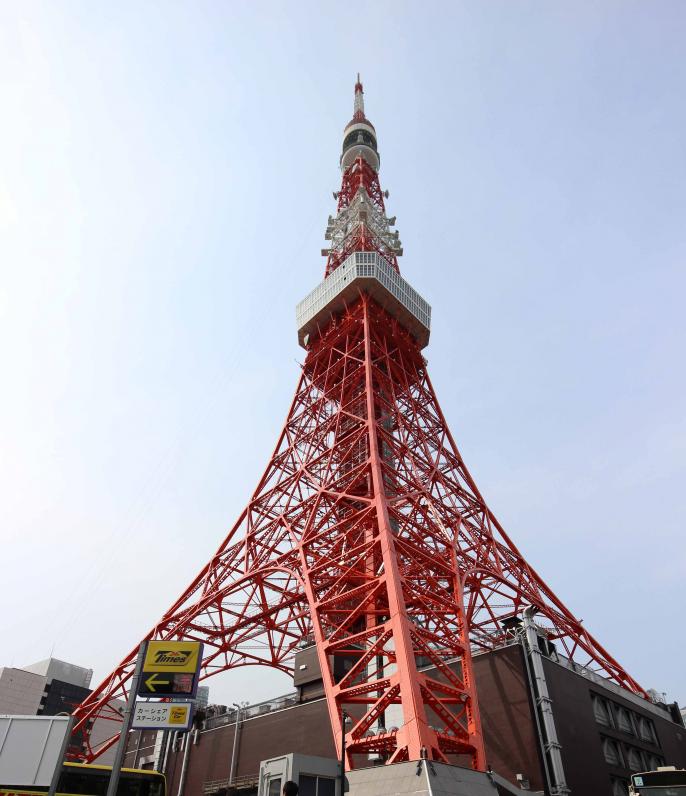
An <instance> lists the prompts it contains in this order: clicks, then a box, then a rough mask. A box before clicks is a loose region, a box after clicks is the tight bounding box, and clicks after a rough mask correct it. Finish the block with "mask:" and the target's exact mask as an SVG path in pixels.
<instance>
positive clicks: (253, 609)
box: [75, 83, 645, 768]
mask: <svg viewBox="0 0 686 796" xmlns="http://www.w3.org/2000/svg"><path fill="white" fill-rule="evenodd" d="M358 87H359V92H358ZM361 91H362V88H361V84H359V83H358V86H356V96H357V94H358V93H359V94H361ZM359 102H360V107H361V108H362V111H361V113H362V117H361V118H362V119H364V113H363V106H362V105H361V100H360V101H359ZM356 108H357V101H356ZM356 112H358V111H356ZM358 118H359V112H358ZM360 196H362V197H363V198H364V199H365V201H366V202H367V203H371V204H373V205H374V207H375V213H376V214H375V215H374V214H372V215H367V216H365V215H361V216H360V215H359V213H358V214H357V216H355V223H354V224H348V223H347V221H348V220H349V217H343V221H345V224H344V223H343V221H341V223H340V224H339V225H338V229H339V231H340V230H344V234H340V235H338V240H337V241H336V247H335V251H334V250H332V252H331V254H330V255H329V258H328V262H327V274H328V273H329V272H330V271H331V270H333V269H335V268H336V267H337V266H338V264H340V262H341V261H342V258H343V255H345V256H347V254H349V253H350V252H351V251H359V250H366V249H369V248H371V249H375V250H377V251H379V252H380V253H381V254H382V255H384V256H385V257H387V258H388V259H389V262H391V263H392V265H393V267H394V268H396V269H397V259H396V257H395V252H394V251H393V250H392V249H391V248H389V245H392V241H390V239H389V238H388V236H387V234H386V232H387V230H388V226H389V225H390V221H389V220H388V219H386V216H385V208H384V205H383V195H382V193H381V189H380V186H379V182H378V176H377V174H376V172H375V171H374V169H372V168H371V167H370V166H369V164H368V163H367V162H366V161H365V160H364V158H363V157H357V158H356V159H355V160H354V161H353V163H352V164H351V166H350V167H349V168H348V169H347V170H346V171H345V173H344V175H343V183H342V189H341V193H340V194H339V195H338V199H339V208H338V213H339V217H341V214H345V213H347V212H348V211H349V210H350V208H351V207H352V206H353V205H354V203H355V201H357V200H358V198H359V197H360ZM337 218H338V217H337ZM370 218H372V220H373V221H374V223H373V224H371V225H370V224H369V223H368V221H369V219H370ZM380 219H381V220H380ZM346 224H347V226H346ZM330 226H336V225H335V224H333V222H330ZM379 231H381V233H383V234H380V232H379ZM337 234H338V233H337ZM389 241H390V243H389ZM528 605H533V606H535V608H536V609H537V610H538V621H539V623H540V624H541V626H542V627H544V628H545V631H546V633H547V635H548V638H549V639H550V640H552V641H555V642H557V644H558V649H559V651H560V653H561V654H563V655H565V656H567V657H568V658H570V659H571V660H574V661H576V662H577V663H578V664H580V665H582V666H585V667H588V668H590V669H592V670H594V671H597V672H598V673H600V674H601V675H604V676H606V677H608V678H610V679H612V680H614V681H615V682H616V683H618V684H620V685H621V686H623V687H625V688H627V689H629V690H631V691H634V692H635V693H638V694H642V695H644V696H645V692H644V691H643V689H642V688H641V687H640V686H639V685H638V683H637V682H636V681H635V680H633V679H632V678H631V677H630V676H629V675H628V674H627V673H626V672H625V671H624V669H623V668H622V667H621V666H620V665H619V663H617V661H615V660H614V659H613V658H612V657H611V656H610V655H609V654H608V653H607V652H606V651H605V650H604V649H603V648H602V647H601V646H600V645H599V644H598V642H597V641H596V640H595V639H594V638H593V637H592V636H591V635H590V634H589V633H588V631H587V630H586V629H585V628H584V627H583V626H582V625H581V623H580V621H579V620H578V619H576V618H575V617H574V616H573V615H572V614H571V612H570V611H569V610H568V609H567V608H566V607H565V606H564V605H563V604H562V602H561V601H560V600H559V599H558V598H557V597H556V596H555V595H554V593H553V592H552V591H551V590H550V589H549V588H548V586H547V585H546V584H545V583H544V582H543V580H542V579H541V578H540V577H539V576H538V575H537V573H536V572H535V571H534V570H533V569H532V568H531V567H530V566H529V565H528V564H527V562H526V561H525V560H524V558H523V556H522V555H521V554H520V552H519V551H518V550H517V548H516V547H515V545H514V544H513V543H512V541H511V540H510V539H509V538H508V536H507V535H506V534H505V532H504V531H503V529H502V528H501V526H500V525H499V523H498V521H497V520H496V519H495V517H494V516H493V514H492V513H491V512H490V510H489V509H488V507H487V505H486V503H485V501H484V500H483V498H482V497H481V495H480V493H479V491H478V489H477V487H476V485H475V483H474V481H473V479H472V478H471V476H470V474H469V472H468V471H467V468H466V467H465V464H464V462H463V461H462V458H461V456H460V454H459V451H458V449H457V447H456V445H455V442H454V440H453V438H452V436H451V434H450V431H449V430H448V426H447V423H446V421H445V418H444V416H443V413H442V412H441V409H440V407H439V404H438V401H437V399H436V395H435V394H434V391H433V387H432V386H431V382H430V380H429V376H428V373H427V369H426V362H425V360H424V359H423V357H422V355H421V352H420V349H419V345H418V344H417V342H416V340H415V339H414V338H413V337H412V336H411V335H410V334H409V332H407V331H406V330H405V329H404V328H403V327H402V326H401V325H400V324H399V323H398V321H396V320H395V319H394V318H393V317H391V316H390V315H389V314H388V313H387V312H386V310H385V309H383V308H382V307H381V306H380V305H379V304H377V303H376V301H375V300H374V299H372V298H371V297H370V295H368V294H367V293H360V294H359V296H358V297H357V299H356V300H355V301H353V302H352V303H351V304H350V305H349V306H348V307H347V308H346V310H345V311H344V312H342V313H339V314H337V315H333V316H331V317H330V319H329V322H328V325H325V327H324V328H323V330H322V331H321V332H320V333H319V334H318V335H317V336H316V339H314V340H312V341H309V342H308V353H307V357H306V360H305V363H304V365H303V367H302V373H301V376H300V380H299V382H298V387H297V389H296V392H295V397H294V399H293V402H292V404H291V407H290V410H289V412H288V416H287V419H286V422H285V425H284V427H283V430H282V432H281V435H280V437H279V440H278V442H277V445H276V448H275V450H274V453H273V455H272V457H271V459H270V461H269V464H268V466H267V469H266V471H265V473H264V475H263V476H262V479H261V480H260V482H259V484H258V486H257V489H256V490H255V492H254V494H253V496H252V498H251V500H250V502H249V503H248V506H247V507H246V508H245V510H244V511H243V513H242V514H241V515H240V517H239V518H238V520H237V522H236V524H235V525H234V526H233V528H232V529H231V531H230V532H229V534H228V536H227V537H226V539H225V540H224V542H223V543H222V544H221V546H220V547H219V549H218V550H217V552H216V553H215V554H214V556H213V557H212V558H211V559H210V561H209V562H208V564H207V566H206V567H205V568H204V569H203V570H202V572H201V573H200V574H199V575H198V577H197V578H196V579H195V580H194V581H193V583H192V584H191V585H190V586H189V587H188V589H186V591H185V592H183V594H182V595H181V596H180V597H179V599H178V601H177V602H176V603H175V604H174V605H173V606H172V607H171V608H170V609H169V611H168V612H167V613H166V614H165V615H164V616H163V617H162V619H161V620H160V622H159V623H158V624H157V625H155V627H153V628H152V629H151V630H150V632H149V634H148V635H147V637H146V638H148V639H152V638H157V639H170V640H172V639H183V640H198V641H203V642H204V645H205V647H204V649H205V653H204V660H203V662H202V670H201V675H202V677H203V678H206V677H210V676H212V675H214V674H217V673H218V672H223V671H226V670H229V669H232V668H235V667H238V666H270V667H273V668H277V669H281V670H282V671H284V672H292V668H293V658H294V655H295V652H296V650H297V649H298V648H299V647H300V646H302V644H303V642H307V643H314V644H316V647H317V653H318V658H319V664H320V667H321V670H322V676H323V680H324V687H325V693H326V699H327V704H328V711H329V717H330V721H331V727H332V731H333V734H334V738H335V741H336V744H337V746H338V749H339V752H340V750H341V744H342V737H341V717H342V715H343V712H344V711H345V712H346V713H347V714H348V715H350V716H351V717H352V718H353V723H352V726H351V727H350V729H349V730H348V731H347V732H346V738H345V741H346V760H347V766H349V767H352V766H354V765H355V763H356V762H359V761H360V760H366V759H367V757H366V756H367V755H368V754H370V753H378V754H380V755H382V756H383V758H384V760H385V761H386V762H396V761H401V760H408V759H410V760H413V759H419V758H420V757H422V756H424V755H425V754H426V755H427V756H428V757H429V758H431V759H435V760H447V761H455V760H460V761H466V760H469V761H470V762H471V764H472V765H473V766H474V767H476V768H483V767H484V765H485V760H484V752H483V742H482V738H481V729H480V722H479V711H478V705H477V694H476V690H475V684H474V680H473V675H472V663H471V654H472V651H474V650H488V649H493V648H495V647H497V646H499V645H500V644H502V643H503V642H505V641H507V640H508V638H509V637H508V633H509V632H510V631H508V627H510V626H511V622H512V620H513V619H514V618H516V617H517V616H518V615H519V614H521V612H522V611H523V609H524V608H525V607H527V606H528ZM137 652H138V646H136V648H135V649H134V650H132V651H131V652H130V653H129V655H127V656H126V657H125V658H124V660H123V661H122V662H121V663H120V664H119V666H117V667H116V669H115V670H114V671H113V672H112V674H111V675H109V676H108V677H107V678H106V679H105V680H104V681H103V682H102V683H101V684H100V685H99V686H98V687H97V688H96V689H95V691H93V693H92V694H91V695H90V696H89V697H88V698H87V699H86V700H85V701H84V703H83V704H82V705H80V706H79V708H78V709H77V710H76V711H75V715H76V719H77V723H76V726H75V733H76V734H77V737H79V738H83V739H84V745H83V748H82V749H81V750H80V752H79V755H78V756H80V757H81V758H82V759H86V760H93V759H95V758H97V757H98V756H99V755H100V754H101V753H102V752H103V751H105V749H107V748H109V747H110V746H111V745H112V744H113V743H114V742H115V741H116V739H117V737H118V733H119V728H120V726H121V715H120V706H121V701H122V700H123V699H125V698H126V696H127V694H128V689H129V683H130V680H131V677H132V674H133V669H134V665H135V659H136V655H137ZM96 719H100V720H106V721H109V722H111V725H112V734H111V737H110V738H109V739H107V740H105V741H104V742H103V743H101V744H100V745H99V746H98V747H97V748H95V747H94V746H92V745H91V742H90V737H89V730H90V728H91V726H92V723H93V722H94V721H95V720H96ZM360 756H364V757H360Z"/></svg>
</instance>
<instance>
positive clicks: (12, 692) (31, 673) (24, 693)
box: [0, 658, 93, 716]
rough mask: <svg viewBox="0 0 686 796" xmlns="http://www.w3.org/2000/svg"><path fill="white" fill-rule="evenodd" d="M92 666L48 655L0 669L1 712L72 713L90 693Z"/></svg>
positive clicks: (15, 713)
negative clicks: (37, 660)
mask: <svg viewBox="0 0 686 796" xmlns="http://www.w3.org/2000/svg"><path fill="white" fill-rule="evenodd" d="M92 677H93V670H92V669H85V668H83V667H82V666H76V665H75V664H73V663H67V662H66V661H61V660H58V659H57V658H47V659H46V660H44V661H39V662H38V663H32V664H29V665H28V666H22V667H21V668H10V667H4V668H2V669H0V713H6V714H12V715H17V716H56V715H57V714H58V713H71V712H72V711H73V710H74V708H75V707H76V706H77V705H79V704H80V703H81V702H83V700H84V699H85V698H86V697H87V696H88V694H90V688H89V686H90V682H91V678H92Z"/></svg>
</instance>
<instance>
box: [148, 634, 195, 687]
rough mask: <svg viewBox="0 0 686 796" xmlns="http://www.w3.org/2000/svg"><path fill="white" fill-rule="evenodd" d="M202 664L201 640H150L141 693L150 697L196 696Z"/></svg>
mask: <svg viewBox="0 0 686 796" xmlns="http://www.w3.org/2000/svg"><path fill="white" fill-rule="evenodd" d="M201 663H202V643H201V642H200V641H149V642H148V648H147V650H146V652H145V658H144V660H143V673H142V674H141V677H140V680H139V683H138V693H139V694H140V695H141V696H147V697H151V696H157V697H174V696H180V697H194V696H195V693H196V691H197V687H198V673H199V671H200V664H201Z"/></svg>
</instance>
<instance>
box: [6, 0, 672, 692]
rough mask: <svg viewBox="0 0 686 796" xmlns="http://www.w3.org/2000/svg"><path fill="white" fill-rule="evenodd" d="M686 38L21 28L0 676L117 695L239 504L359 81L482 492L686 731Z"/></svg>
mask: <svg viewBox="0 0 686 796" xmlns="http://www.w3.org/2000/svg"><path fill="white" fill-rule="evenodd" d="M684 41H686V5H685V4H684V3H683V2H671V3H670V2H660V1H659V0H656V1H655V2H643V3H637V2H604V3H597V2H567V3H555V2H513V1H512V0H504V1H503V2H472V3H436V2H424V3H400V2H393V3H385V2H373V3H372V2H369V3H358V4H350V3H336V4H333V3H301V2H290V3H285V2H284V3H266V2H265V3H259V2H255V3H248V2H223V3H220V2H214V3H207V2H205V3H198V2H194V3H177V2H160V3H153V2H146V3H138V2H135V3H134V2H130V3H125V2H118V3H108V4H105V3H94V2H83V3H69V2H60V3H53V2H46V3H31V2H7V1H6V2H3V3H0V119H1V121H0V270H1V280H0V324H1V334H0V361H1V362H2V382H3V388H2V391H1V392H0V450H1V457H0V531H1V533H2V540H3V541H2V558H1V563H0V567H1V570H2V585H3V589H2V593H3V599H2V605H3V608H2V611H1V613H0V639H2V642H0V647H1V650H2V654H1V655H0V665H3V664H5V665H7V664H14V665H21V664H24V663H28V662H31V661H34V660H37V659H40V658H43V657H46V656H47V655H48V654H49V653H50V650H51V648H52V647H53V645H54V652H55V654H56V655H57V656H59V657H62V658H65V659H67V660H70V661H73V662H75V663H80V664H83V665H88V666H92V667H93V668H94V669H95V670H96V675H95V679H96V680H97V679H98V678H99V677H101V676H103V675H104V674H106V673H107V672H108V671H109V669H110V668H111V666H112V665H113V664H114V663H115V662H117V661H118V660H119V659H120V658H121V656H122V655H123V654H124V653H125V652H127V651H128V650H129V649H130V648H131V647H132V646H134V645H135V644H136V643H137V641H138V639H139V637H140V636H141V635H142V634H143V633H144V632H145V630H146V629H147V628H148V627H149V626H150V625H151V624H152V623H153V622H154V621H155V620H156V619H157V618H158V617H159V616H160V615H161V613H162V612H163V610H164V609H166V608H167V607H168V605H169V604H170V603H171V601H172V600H173V599H174V598H176V596H177V595H178V593H179V592H180V591H181V589H182V588H183V587H184V586H185V585H186V584H187V582H188V581H190V580H191V579H192V577H193V576H194V575H195V574H196V572H197V570H198V569H199V568H200V567H201V566H202V564H203V563H204V562H205V561H206V560H207V558H208V557H209V556H210V555H211V553H212V552H213V551H214V549H215V548H216V546H217V544H218V542H219V540H220V539H221V538H222V537H223V535H224V534H225V533H226V531H227V529H228V528H229V526H230V525H231V524H232V523H233V521H234V519H235V517H236V515H237V514H238V513H239V511H240V510H241V507H242V505H243V504H244V503H245V501H246V500H247V498H248V496H249V494H250V492H251V491H252V489H253V488H254V486H255V484H256V482H257V479H258V477H259V475H260V473H261V470H262V468H263V467H264V466H265V464H266V461H267V457H268V456H269V454H270V452H271V449H272V446H273V444H274V442H275V439H276V435H277V433H278V431H279V429H280V427H281V424H282V422H283V419H284V415H285V412H286V410H287V407H288V404H289V401H290V398H291V395H292V391H293V389H294V387H295V382H296V378H297V374H298V365H297V362H298V361H301V359H302V351H301V350H300V349H299V348H298V346H297V340H296V330H295V321H294V306H295V304H296V302H297V301H298V300H299V299H300V298H302V297H303V296H304V295H305V294H306V293H308V292H309V290H310V289H311V288H312V287H313V286H314V285H315V284H316V283H317V282H318V281H319V280H320V279H321V277H322V274H323V265H324V263H323V260H322V259H321V257H320V256H319V250H320V248H321V247H322V245H323V232H324V228H325V223H326V218H327V215H328V214H329V213H331V212H333V210H334V203H333V199H332V197H331V191H332V190H335V189H336V188H337V187H338V183H339V179H340V177H339V172H338V169H337V162H338V154H339V147H340V142H341V133H342V128H343V126H344V125H345V124H346V122H347V121H348V119H349V118H350V115H351V108H352V89H353V83H354V76H355V73H356V72H357V71H358V70H359V71H360V72H361V73H362V77H363V80H364V84H365V90H366V102H367V111H368V115H369V117H370V118H371V119H372V121H373V122H374V124H375V125H376V128H377V131H378V134H379V146H380V150H381V158H382V171H381V179H382V184H383V186H384V187H385V188H388V189H389V190H390V193H391V196H390V199H389V201H388V209H389V212H390V213H391V214H393V215H397V217H398V227H399V229H400V232H401V238H402V241H403V244H404V248H405V256H404V257H403V259H402V262H401V268H402V270H403V274H404V275H405V277H406V278H407V279H408V280H409V281H410V282H411V284H412V285H413V286H415V287H416V288H417V289H418V290H419V291H420V292H421V293H422V294H423V295H425V296H426V298H427V299H428V300H429V301H430V302H431V304H432V306H433V333H432V341H431V344H430V346H429V348H428V349H427V351H426V355H427V357H428V359H429V362H430V372H431V376H432V379H433V381H434V384H435V387H436V390H437V392H438V395H439V399H440V400H441V402H442V405H443V409H444V411H445V414H446V416H447V418H448V421H449V423H450V425H451V428H452V431H453V433H454V435H455V437H456V439H457V441H458V444H459V445H460V446H461V449H462V453H463V455H464V457H465V460H466V462H467V464H468V466H469V467H470V469H471V471H472V473H473V475H474V476H475V478H476V480H477V483H478V484H479V486H480V488H481V491H482V492H483V494H484V495H485V497H486V499H487V500H488V501H489V504H490V505H491V507H492V509H493V510H494V511H495V513H496V514H497V515H498V517H499V518H500V520H501V521H502V522H503V524H504V526H505V528H506V529H507V530H508V532H509V533H510V534H511V536H512V537H513V538H514V539H515V541H516V542H517V544H518V545H520V547H521V549H522V550H523V552H524V553H525V554H526V556H527V557H528V559H529V561H530V562H531V563H532V564H533V565H534V566H535V567H536V568H537V569H538V571H539V572H540V573H541V574H542V575H543V576H544V577H545V578H546V580H547V581H548V583H549V584H550V585H551V586H552V587H553V588H554V589H555V590H556V592H557V593H558V594H559V595H560V596H561V597H562V599H563V600H565V601H566V602H567V604H568V605H569V607H570V608H571V609H572V610H573V611H575V612H576V613H577V614H578V615H579V616H581V617H582V618H583V619H584V620H585V622H586V624H587V625H588V627H589V629H590V630H591V631H592V632H594V633H595V634H596V635H597V637H598V638H599V640H600V641H601V643H603V644H604V645H605V646H606V647H607V648H608V649H609V650H610V651H611V652H612V653H613V654H614V655H615V656H616V657H617V658H618V659H619V660H620V661H621V662H622V663H623V664H624V665H625V666H626V667H627V669H628V670H629V671H630V672H631V674H632V675H634V676H635V677H636V678H637V679H638V680H639V681H640V682H641V683H643V684H644V685H645V686H646V687H656V688H658V690H666V691H667V693H668V695H669V697H670V698H672V699H675V698H676V699H679V700H681V701H683V702H686V684H685V683H684V675H683V661H684V647H685V644H684V602H685V599H684V595H685V593H686V585H685V584H686V553H685V546H684V503H685V498H684V492H685V485H684V477H685V475H686V467H685V460H686V455H685V454H686V450H685V449H686V419H685V412H684V389H685V387H686V378H685V376H684V367H683V361H684V354H683V351H684V343H685V339H684V338H685V334H684V318H683V306H684V289H685V288H686V276H685V271H684V260H685V255H686V233H685V227H684V217H685V211H686V191H685V188H684V185H685V184H686V143H685V142H686V130H685V127H686V111H685V110H684V108H685V103H684V86H685V85H686V57H685V56H684ZM209 684H210V685H211V686H212V696H213V698H215V699H221V700H224V701H228V702H231V701H235V700H236V699H237V698H239V697H240V698H241V699H243V698H261V697H267V696H270V695H272V694H274V693H279V692H281V691H286V690H288V689H289V687H290V685H289V682H288V680H287V679H285V678H284V677H283V676H279V675H275V674H264V673H261V672H258V671H256V670H250V671H248V672H244V673H235V674H234V673H231V674H229V675H225V676H223V677H222V679H221V680H219V679H217V678H215V680H214V681H210V682H209Z"/></svg>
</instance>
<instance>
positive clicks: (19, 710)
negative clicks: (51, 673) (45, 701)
mask: <svg viewBox="0 0 686 796" xmlns="http://www.w3.org/2000/svg"><path fill="white" fill-rule="evenodd" d="M45 685H46V680H45V677H41V675H39V674H33V673H31V672H26V671H24V670H23V669H11V668H8V667H4V668H2V669H0V713H8V714H13V715H15V716H35V715H36V714H37V713H38V708H39V707H40V702H41V699H42V697H43V692H44V691H45Z"/></svg>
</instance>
